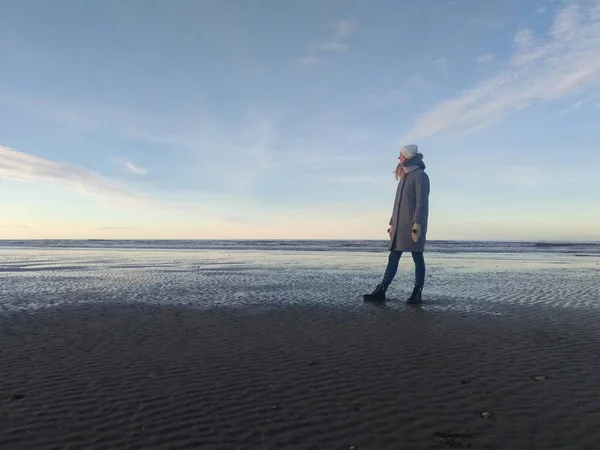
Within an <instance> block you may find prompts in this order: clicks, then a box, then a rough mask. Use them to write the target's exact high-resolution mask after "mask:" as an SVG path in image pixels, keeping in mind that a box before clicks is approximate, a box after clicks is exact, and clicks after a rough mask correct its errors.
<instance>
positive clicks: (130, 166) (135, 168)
mask: <svg viewBox="0 0 600 450" xmlns="http://www.w3.org/2000/svg"><path fill="white" fill-rule="evenodd" d="M125 167H127V170H129V171H130V172H132V173H135V174H136V175H146V173H148V171H147V170H146V169H143V168H141V167H138V166H136V165H135V164H133V163H132V162H129V161H125Z"/></svg>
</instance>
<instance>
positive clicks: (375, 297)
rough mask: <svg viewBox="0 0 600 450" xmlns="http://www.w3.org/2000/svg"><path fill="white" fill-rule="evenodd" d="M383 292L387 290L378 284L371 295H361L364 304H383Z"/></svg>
mask: <svg viewBox="0 0 600 450" xmlns="http://www.w3.org/2000/svg"><path fill="white" fill-rule="evenodd" d="M385 291H387V288H385V287H383V286H382V285H381V284H378V285H377V287H376V288H375V290H374V291H373V292H372V293H370V294H365V295H363V300H364V301H365V302H385Z"/></svg>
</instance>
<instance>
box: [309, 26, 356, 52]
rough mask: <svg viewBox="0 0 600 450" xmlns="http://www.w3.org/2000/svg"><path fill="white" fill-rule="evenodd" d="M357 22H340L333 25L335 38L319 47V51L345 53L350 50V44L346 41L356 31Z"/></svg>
mask: <svg viewBox="0 0 600 450" xmlns="http://www.w3.org/2000/svg"><path fill="white" fill-rule="evenodd" d="M357 26H358V22H357V21H356V20H347V19H343V20H338V21H337V22H335V23H334V24H333V36H332V37H331V39H329V40H328V41H326V42H323V43H321V44H319V45H318V46H317V48H318V49H319V50H325V51H334V52H343V51H346V50H348V44H346V43H345V42H344V40H345V39H346V38H347V37H348V36H350V35H351V34H352V33H354V31H355V30H356V28H357Z"/></svg>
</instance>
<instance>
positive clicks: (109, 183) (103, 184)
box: [0, 146, 150, 204]
mask: <svg viewBox="0 0 600 450" xmlns="http://www.w3.org/2000/svg"><path fill="white" fill-rule="evenodd" d="M0 178H4V179H7V180H18V181H25V182H42V183H53V184H58V185H62V186H66V187H68V188H72V189H75V190H76V191H78V192H81V193H84V194H89V195H93V196H99V197H102V198H106V199H110V200H111V201H113V202H118V203H128V204H130V203H134V202H135V203H149V202H150V199H149V198H148V197H146V196H144V195H141V194H138V193H135V192H133V191H130V190H129V189H127V188H126V187H123V186H120V184H119V183H118V182H116V181H115V180H111V179H109V178H106V177H104V176H102V175H100V174H98V173H96V172H92V171H90V170H87V169H83V168H79V167H74V166H70V165H67V164H61V163H57V162H53V161H48V160H46V159H43V158H39V157H37V156H33V155H29V154H27V153H23V152H20V151H17V150H13V149H11V148H7V147H1V146H0Z"/></svg>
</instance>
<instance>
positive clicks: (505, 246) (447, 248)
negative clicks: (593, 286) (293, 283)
mask: <svg viewBox="0 0 600 450" xmlns="http://www.w3.org/2000/svg"><path fill="white" fill-rule="evenodd" d="M388 242H389V241H385V240H104V239H88V240H26V241H23V240H21V241H20V240H0V248H3V247H4V248H22V249H27V248H48V249H51V248H78V249H155V250H158V249H161V250H280V251H281V250H283V251H315V252H327V251H336V252H387V251H388V248H387V246H388ZM427 251H428V252H431V253H565V254H577V255H580V256H593V255H600V242H547V241H529V242H515V241H428V244H427Z"/></svg>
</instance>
